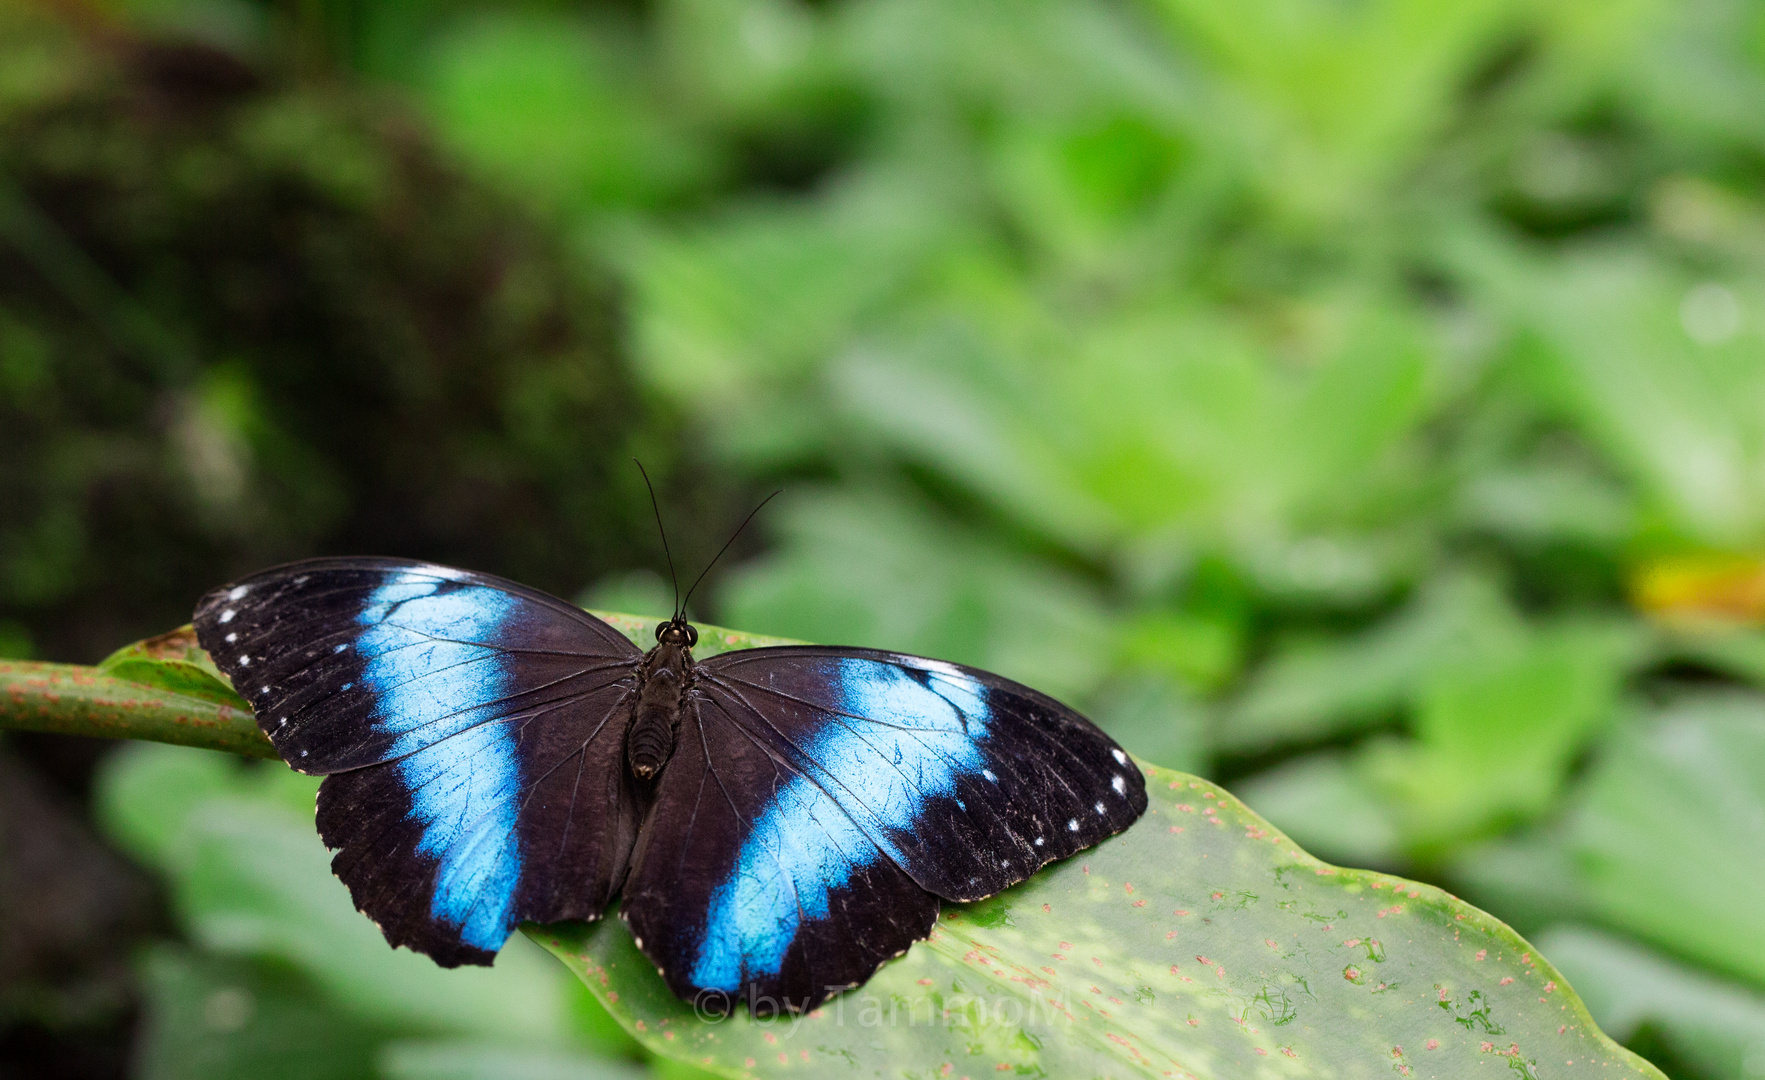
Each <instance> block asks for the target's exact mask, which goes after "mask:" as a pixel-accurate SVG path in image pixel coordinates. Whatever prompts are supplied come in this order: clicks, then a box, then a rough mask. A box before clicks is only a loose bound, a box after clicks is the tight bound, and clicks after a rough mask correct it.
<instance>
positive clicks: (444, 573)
mask: <svg viewBox="0 0 1765 1080" xmlns="http://www.w3.org/2000/svg"><path fill="white" fill-rule="evenodd" d="M417 572H418V573H421V574H424V575H427V576H429V577H438V578H444V579H446V580H448V581H459V580H460V579H461V578H463V577H465V576H466V572H465V571H464V570H456V569H455V568H453V567H451V566H437V565H435V564H434V563H428V564H426V565H424V566H421V567H419V568H418V570H417Z"/></svg>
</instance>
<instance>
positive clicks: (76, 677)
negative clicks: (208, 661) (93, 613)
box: [0, 660, 277, 758]
mask: <svg viewBox="0 0 1765 1080" xmlns="http://www.w3.org/2000/svg"><path fill="white" fill-rule="evenodd" d="M0 729H10V730H14V731H50V732H55V733H57V734H62V735H90V736H96V737H98V738H103V739H150V740H152V741H154V742H164V743H177V744H179V745H181V746H199V747H202V748H204V749H207V750H223V751H226V752H227V753H232V754H245V755H247V756H250V757H262V758H273V757H276V756H277V755H276V751H275V748H274V747H272V746H271V745H270V740H269V739H267V738H265V737H264V734H263V732H261V731H259V730H258V728H257V721H256V720H254V719H252V716H251V713H250V711H249V710H246V709H240V708H236V707H234V706H231V705H223V704H219V703H217V702H213V701H206V700H204V699H202V698H197V697H189V696H185V695H182V694H174V693H168V692H167V691H165V690H162V689H159V688H156V687H152V686H146V685H143V684H141V683H135V682H130V681H128V680H126V679H118V678H115V677H113V676H110V675H106V674H103V673H102V672H101V671H100V670H99V669H98V668H95V667H86V666H84V665H81V664H49V663H38V662H31V661H22V660H0Z"/></svg>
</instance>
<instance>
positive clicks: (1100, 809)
mask: <svg viewBox="0 0 1765 1080" xmlns="http://www.w3.org/2000/svg"><path fill="white" fill-rule="evenodd" d="M1096 810H1097V812H1098V813H1099V814H1101V813H1103V804H1102V803H1098V804H1097V806H1096Z"/></svg>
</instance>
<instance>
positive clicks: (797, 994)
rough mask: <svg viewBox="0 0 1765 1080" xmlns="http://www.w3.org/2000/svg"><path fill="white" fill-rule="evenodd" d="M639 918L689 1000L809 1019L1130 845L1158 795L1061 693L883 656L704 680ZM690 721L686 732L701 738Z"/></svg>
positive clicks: (708, 666)
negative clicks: (995, 910) (987, 917)
mask: <svg viewBox="0 0 1765 1080" xmlns="http://www.w3.org/2000/svg"><path fill="white" fill-rule="evenodd" d="M692 700H693V704H694V706H695V709H696V720H697V738H696V741H695V739H692V738H683V739H682V741H681V746H680V748H679V749H677V750H676V752H675V756H674V758H673V759H672V760H671V761H670V762H669V764H668V767H667V769H666V771H665V772H664V773H663V778H662V786H661V789H660V791H659V793H658V800H657V806H656V810H655V814H654V817H653V818H652V819H651V821H650V822H649V824H648V826H647V827H646V829H645V835H644V839H643V840H642V841H641V842H640V843H641V847H640V851H639V853H638V855H637V857H636V861H635V864H634V867H633V870H632V876H631V880H630V882H629V883H628V884H627V886H626V892H625V902H624V905H623V910H624V914H625V918H626V920H627V922H629V923H630V924H631V926H632V928H633V930H634V931H635V932H636V934H637V935H638V938H639V941H640V944H641V945H642V947H643V949H644V951H645V952H646V953H647V954H648V955H649V956H650V957H651V958H652V959H654V960H655V961H656V962H657V964H658V966H659V967H660V968H661V969H662V972H663V976H664V977H665V978H666V979H667V980H668V982H669V985H670V986H672V987H673V989H674V990H675V992H676V993H678V994H680V995H681V996H682V997H686V998H689V999H691V998H693V997H694V995H700V997H701V1000H704V999H703V995H706V994H709V995H711V1000H712V1001H713V1002H715V1001H717V1000H728V999H730V998H734V999H746V1000H749V1002H750V1005H751V1006H752V1005H753V1004H755V1003H756V1001H757V1003H758V1004H759V1005H761V1006H762V1008H763V1009H764V1008H765V1007H767V1006H771V1007H780V1006H782V1007H788V1008H795V1009H801V1008H804V1007H807V1006H810V1005H813V1004H815V1003H817V1002H819V1001H821V1000H823V999H825V998H826V997H828V996H829V995H830V994H832V993H835V992H837V991H838V990H840V989H843V988H844V987H846V986H848V985H851V984H853V983H856V982H860V981H862V980H864V979H865V978H867V977H869V975H870V974H871V973H872V972H873V971H874V970H875V968H876V966H877V965H878V964H879V963H881V962H882V961H884V960H887V959H888V958H889V957H892V956H895V955H898V954H899V953H901V952H902V951H904V950H905V949H906V948H907V947H908V946H909V945H910V944H912V943H913V942H914V941H917V940H919V939H920V938H923V937H925V936H926V934H927V933H928V932H929V931H930V929H931V926H932V924H933V923H934V922H935V920H936V917H937V909H938V901H937V898H938V897H940V896H941V897H946V898H949V899H956V900H974V899H979V898H981V897H984V896H989V895H992V894H993V893H995V892H998V891H999V890H1001V889H1004V888H1006V887H1007V886H1010V885H1013V884H1016V883H1017V882H1019V881H1022V880H1023V879H1024V878H1026V877H1028V876H1029V875H1030V874H1032V873H1034V872H1035V871H1036V870H1037V869H1038V868H1040V867H1041V866H1043V865H1044V864H1046V863H1048V862H1050V861H1052V860H1054V859H1058V858H1062V857H1064V856H1067V855H1071V854H1073V853H1074V852H1076V851H1079V850H1081V849H1083V848H1085V847H1088V846H1090V845H1092V844H1095V843H1097V842H1098V841H1099V840H1102V839H1103V838H1105V837H1107V836H1109V835H1111V834H1113V833H1115V832H1118V831H1120V830H1121V829H1124V828H1126V827H1127V826H1128V825H1129V824H1131V823H1132V822H1133V821H1134V820H1135V819H1136V818H1138V817H1139V815H1140V814H1141V813H1142V812H1143V811H1144V810H1145V808H1146V792H1145V780H1144V778H1143V777H1142V776H1141V775H1140V772H1139V770H1138V769H1137V768H1136V767H1135V766H1134V764H1133V762H1132V761H1130V760H1129V759H1128V757H1127V755H1126V754H1124V753H1123V752H1122V751H1121V748H1120V747H1118V746H1116V744H1115V743H1114V742H1112V741H1111V740H1110V739H1109V737H1108V736H1106V735H1104V734H1103V733H1102V732H1100V731H1098V730H1097V729H1096V728H1095V727H1094V726H1092V725H1091V724H1090V722H1089V721H1087V720H1085V719H1084V718H1083V717H1082V716H1080V715H1079V714H1078V713H1076V712H1074V711H1073V710H1071V709H1068V708H1066V707H1065V706H1063V705H1061V704H1060V703H1058V702H1056V701H1054V700H1053V699H1052V698H1049V697H1047V696H1045V695H1043V694H1039V693H1037V692H1036V691H1034V690H1031V689H1029V688H1028V687H1025V686H1021V685H1019V684H1017V683H1014V682H1012V681H1010V680H1008V679H1003V678H1000V677H999V676H996V675H991V674H988V673H986V672H982V671H977V670H975V669H973V668H966V667H961V666H958V665H954V664H946V663H942V662H939V661H935V660H924V659H920V658H918V657H911V656H902V655H898V654H894V653H884V652H878V651H875V650H868V649H828V648H815V647H807V646H804V647H797V646H791V647H783V648H769V649H750V650H744V651H741V652H733V653H725V654H723V655H721V656H716V657H713V658H711V659H710V660H707V661H705V662H704V663H702V664H700V665H698V667H697V669H696V683H695V686H694V691H693V694H692ZM692 720H693V717H691V716H689V717H688V726H689V727H690V726H691V724H692Z"/></svg>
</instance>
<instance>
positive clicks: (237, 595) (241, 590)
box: [227, 585, 251, 600]
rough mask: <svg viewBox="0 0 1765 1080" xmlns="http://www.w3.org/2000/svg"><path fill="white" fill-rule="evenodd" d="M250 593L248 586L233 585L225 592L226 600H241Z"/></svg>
mask: <svg viewBox="0 0 1765 1080" xmlns="http://www.w3.org/2000/svg"><path fill="white" fill-rule="evenodd" d="M250 591H251V586H249V585H235V586H233V587H232V588H231V589H228V590H227V599H229V600H239V599H242V598H243V597H244V596H245V594H246V593H248V592H250Z"/></svg>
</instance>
